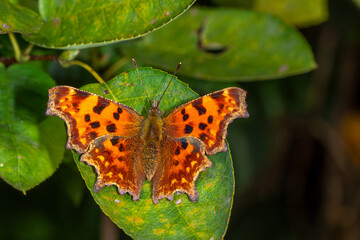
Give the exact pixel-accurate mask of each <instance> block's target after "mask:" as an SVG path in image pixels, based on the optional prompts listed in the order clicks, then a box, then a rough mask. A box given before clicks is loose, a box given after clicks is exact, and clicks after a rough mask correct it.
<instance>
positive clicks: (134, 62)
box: [132, 59, 152, 106]
mask: <svg viewBox="0 0 360 240" xmlns="http://www.w3.org/2000/svg"><path fill="white" fill-rule="evenodd" d="M132 61H133V64H134V66H135V68H136V71H137V73H138V75H139V78H140V81H141V84H142V85H143V87H144V90H145V93H146V96H147V98H148V100H149V103H150V106H151V105H152V104H151V100H150V98H149V94H148V92H147V91H146V87H145V85H144V82H143V80H142V79H141V76H140V72H139V69H138V67H137V65H136V61H135V59H132Z"/></svg>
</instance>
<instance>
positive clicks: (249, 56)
mask: <svg viewBox="0 0 360 240" xmlns="http://www.w3.org/2000/svg"><path fill="white" fill-rule="evenodd" d="M121 46H122V50H123V51H124V52H125V53H127V54H128V55H129V56H132V57H135V58H136V59H137V60H141V61H142V62H144V63H145V64H151V65H153V66H158V67H161V68H163V69H165V70H168V71H173V68H174V66H176V65H177V63H178V62H179V61H182V62H183V65H182V68H181V71H180V72H179V74H183V75H185V76H187V77H193V78H199V79H206V80H211V81H249V80H260V79H274V78H280V77H286V76H289V75H295V74H299V73H303V72H308V71H310V70H312V69H314V68H315V62H314V57H313V54H312V51H311V48H310V46H309V45H308V43H307V42H306V41H305V39H304V38H303V37H302V36H301V34H299V32H297V31H296V30H295V29H293V28H292V27H290V26H288V25H286V24H285V23H283V22H282V21H280V20H279V19H277V18H275V17H273V16H270V15H268V14H263V13H256V12H250V11H244V10H232V9H215V10H212V9H191V10H190V11H189V12H188V13H187V14H185V15H184V16H182V17H181V18H179V19H177V20H176V21H174V22H173V23H171V24H169V25H168V26H166V27H164V28H162V29H160V30H158V31H156V32H154V33H152V34H150V35H148V36H145V37H144V38H142V39H141V40H140V41H133V42H129V43H124V44H122V45H121ZM154 49H156V51H154Z"/></svg>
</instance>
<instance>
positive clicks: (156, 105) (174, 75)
mask: <svg viewBox="0 0 360 240" xmlns="http://www.w3.org/2000/svg"><path fill="white" fill-rule="evenodd" d="M180 66H181V62H179V64H178V66H177V68H176V70H175V72H174V74H173V76H172V77H171V79H170V81H169V83H168V85H167V86H166V88H165V90H164V92H163V94H162V95H161V97H160V99H159V101H158V102H157V105H156V107H159V104H160V101H161V99H162V98H163V97H164V95H165V92H166V90H167V89H168V88H169V86H170V83H171V82H172V80H173V79H174V77H175V75H176V73H177V71H178V70H179V68H180Z"/></svg>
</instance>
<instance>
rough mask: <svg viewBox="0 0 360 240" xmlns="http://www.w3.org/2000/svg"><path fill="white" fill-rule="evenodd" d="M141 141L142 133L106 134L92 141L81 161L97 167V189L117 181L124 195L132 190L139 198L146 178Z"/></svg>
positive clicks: (134, 195)
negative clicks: (140, 147)
mask: <svg viewBox="0 0 360 240" xmlns="http://www.w3.org/2000/svg"><path fill="white" fill-rule="evenodd" d="M141 143H142V141H141V139H139V137H138V136H133V137H131V138H122V137H118V136H104V137H100V138H97V139H96V140H95V141H92V142H91V143H90V146H89V149H88V151H87V152H86V153H84V154H83V155H82V156H81V159H80V161H83V162H86V163H87V164H89V165H92V166H94V167H95V170H96V172H97V174H98V177H97V180H96V183H95V185H94V190H95V192H98V191H100V190H101V189H102V188H103V187H104V186H105V185H106V186H110V185H115V186H117V188H118V191H119V193H120V194H121V195H123V194H124V193H126V192H128V193H129V194H131V195H133V200H134V201H135V200H138V199H139V197H140V192H141V186H142V182H143V181H144V178H145V174H144V170H143V166H142V163H141V158H142V156H141V154H140V153H139V151H138V149H139V145H140V144H141Z"/></svg>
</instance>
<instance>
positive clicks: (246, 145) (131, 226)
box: [0, 0, 360, 239]
mask: <svg viewBox="0 0 360 240" xmlns="http://www.w3.org/2000/svg"><path fill="white" fill-rule="evenodd" d="M329 1H330V0H329ZM194 2H195V1H194V0H182V1H174V0H171V1H153V0H151V1H145V0H137V1H130V0H125V1H100V0H92V1H90V0H80V1H75V0H71V1H60V0H51V1H50V0H39V1H36V0H0V33H1V35H0V153H1V154H0V178H1V179H3V181H0V191H2V193H3V194H4V196H3V195H2V197H1V198H0V206H8V205H9V204H11V203H12V202H13V199H17V200H16V201H14V205H10V207H9V209H6V208H1V207H0V211H1V212H2V216H7V217H6V218H0V225H1V226H5V225H8V226H10V225H13V226H14V227H9V228H0V239H9V238H24V236H25V238H27V239H49V238H50V239H64V238H66V239H71V238H74V239H76V238H79V237H80V236H81V237H83V236H85V237H86V238H87V239H97V238H98V235H99V231H101V232H103V231H105V230H104V229H105V228H106V223H104V222H106V221H104V219H105V217H101V218H102V221H101V226H100V230H99V228H98V227H97V225H98V222H100V221H99V216H98V213H99V212H100V211H99V207H98V206H100V209H101V210H102V212H103V213H105V215H107V216H108V217H109V218H110V219H111V220H112V221H113V222H114V223H115V224H116V225H117V226H118V227H119V228H120V229H123V231H124V232H125V233H126V234H127V235H128V236H130V237H132V238H135V239H163V238H166V239H180V238H181V239H221V238H223V237H224V235H225V233H226V230H227V228H228V227H229V228H230V231H229V233H228V235H227V236H228V237H229V238H234V239H239V236H241V237H242V239H249V236H248V235H250V236H251V239H264V238H268V236H269V235H268V233H271V234H272V235H271V236H273V237H271V238H275V239H279V238H285V239H290V238H291V239H299V238H305V237H304V236H302V235H301V234H300V235H296V233H295V235H294V233H292V232H291V229H292V227H291V226H290V225H291V223H289V221H287V217H286V216H285V214H284V213H282V212H281V211H282V210H283V209H282V207H283V206H282V204H281V203H280V202H279V201H277V200H274V198H275V197H273V196H274V195H276V193H274V192H276V191H272V189H275V188H276V187H274V186H275V185H276V186H283V185H282V184H285V185H286V183H287V182H286V181H285V183H283V181H282V180H283V178H282V177H284V178H285V180H287V179H288V178H290V177H289V176H288V175H284V176H281V174H280V173H283V172H286V171H287V168H286V166H287V165H286V164H290V163H292V164H294V166H295V167H294V166H292V165H291V164H290V166H287V167H289V169H290V170H289V171H290V172H291V169H292V168H291V167H293V168H296V166H297V165H296V164H300V162H305V163H306V160H307V159H311V157H308V158H306V157H304V158H301V160H299V159H297V160H298V161H296V163H293V162H291V160H288V159H286V160H284V161H282V162H277V164H275V163H274V162H273V161H271V160H272V158H275V159H285V158H286V157H285V156H288V155H291V154H290V153H292V150H293V151H294V152H295V153H298V156H303V155H302V154H305V151H301V149H302V148H301V149H300V150H297V149H294V148H295V147H294V146H293V145H291V144H289V143H288V142H290V141H291V142H292V143H297V142H301V141H300V140H299V139H297V138H296V137H294V138H292V136H303V135H305V136H307V135H306V133H307V132H311V133H312V134H313V135H312V136H317V138H318V139H322V138H325V137H326V136H328V134H330V133H331V132H332V131H331V129H330V130H329V129H328V128H326V127H324V126H327V125H326V124H325V123H324V122H327V121H329V122H330V120H329V119H325V120H324V118H323V116H324V115H327V114H328V115H330V114H329V112H331V111H332V104H334V103H332V102H331V101H330V103H328V104H327V105H326V104H323V102H326V99H327V98H325V97H322V95H321V91H322V90H323V89H322V87H323V86H324V85H322V84H321V83H319V82H321V80H316V79H317V78H319V79H321V78H323V79H330V77H329V76H330V70H329V69H332V68H331V67H327V65H326V64H323V65H321V63H322V62H321V59H325V58H326V57H324V58H321V57H323V55H326V56H327V57H329V56H330V57H331V56H335V55H336V54H334V52H331V51H330V50H329V52H328V48H329V49H333V48H334V47H333V45H331V44H334V45H336V44H337V42H336V37H333V35H331V34H332V31H329V30H328V28H326V27H323V26H328V25H326V24H329V23H325V24H324V22H326V21H327V19H328V18H329V12H328V8H329V5H328V1H326V0H316V1H310V0H309V1H302V0H276V1H262V0H224V1H220V0H212V1H209V2H207V3H204V2H205V1H201V2H199V3H194ZM349 2H350V3H349V4H350V7H349V9H351V8H352V6H358V5H359V4H358V2H359V1H357V0H353V1H350V0H349ZM194 4H195V5H194ZM339 9H340V8H339ZM335 10H338V8H336V7H335ZM353 10H354V13H353V14H352V15H351V14H345V13H346V11H344V12H345V13H344V12H341V11H342V10H339V11H340V13H341V14H343V15H341V16H348V18H345V17H344V18H343V17H338V18H339V19H341V21H340V22H341V23H339V24H338V25H339V26H342V25H341V24H344V21H348V23H352V22H356V21H355V20H353V19H352V18H350V16H358V15H356V14H358V12H359V9H353ZM330 13H331V12H330ZM340 13H339V14H340ZM330 19H331V14H330ZM354 19H355V17H354ZM321 23H322V24H323V25H319V24H321ZM315 25H318V26H317V27H316V28H311V29H298V27H307V26H315ZM335 25H336V24H335ZM344 25H346V26H347V28H344V29H343V28H342V27H339V26H337V27H338V28H339V29H340V30H338V31H339V32H340V31H349V32H351V31H354V30H353V29H355V28H353V27H352V25H351V24H344ZM331 26H332V25H331ZM320 27H321V28H324V29H325V30H323V32H325V33H323V32H322V33H321V34H312V31H315V30H314V29H317V28H320ZM309 32H310V33H309ZM322 34H324V36H322ZM326 34H328V35H326ZM356 34H358V35H356ZM314 35H315V37H314ZM349 35H351V36H350V37H349V38H350V39H351V41H353V42H359V40H358V38H359V37H358V36H360V34H359V32H358V31H357V32H355V34H349ZM314 38H316V40H318V39H317V38H319V39H320V40H319V44H318V45H317V44H315V43H314V42H316V40H314ZM338 38H339V36H338ZM324 39H325V40H324ZM125 40H126V41H125ZM323 45H324V46H323ZM332 47H333V48H332ZM314 48H316V49H317V48H319V49H320V50H322V51H323V52H321V51H320V53H322V54H323V55H320V56H317V58H316V59H317V60H318V59H320V60H318V61H320V63H316V62H315V57H314V54H313V50H312V49H314ZM349 52H351V51H349ZM327 54H328V55H327ZM330 54H333V55H330ZM131 58H135V59H136V60H137V62H138V65H139V66H147V67H146V68H144V67H141V68H139V71H140V76H141V77H142V79H143V81H144V85H145V88H146V90H147V91H148V92H149V95H150V98H155V99H157V98H158V97H159V96H160V95H161V94H162V92H163V90H164V88H165V85H166V83H167V82H168V80H169V79H170V78H171V76H172V74H170V73H172V72H173V71H174V70H175V68H176V66H177V64H178V62H180V61H181V62H182V66H181V68H180V70H179V72H178V73H177V77H176V78H175V80H174V82H173V83H172V84H171V85H170V88H169V89H168V90H167V92H166V94H165V97H164V99H163V100H162V102H161V104H160V108H161V109H162V110H165V111H166V113H168V112H169V111H171V110H172V109H173V108H174V107H176V106H178V105H180V104H182V103H184V102H187V101H189V100H191V99H194V98H195V97H197V96H198V94H197V93H199V94H200V95H203V94H207V93H210V92H212V91H215V90H219V89H221V88H224V87H228V86H239V87H242V88H244V89H245V90H246V91H247V92H248V98H247V103H248V106H249V113H250V118H249V119H247V120H244V119H242V120H236V121H234V122H233V123H232V124H230V126H229V131H228V140H229V143H228V144H229V146H228V147H229V149H231V155H230V151H226V152H224V153H218V154H216V155H214V156H211V157H210V159H211V161H212V163H213V166H212V167H211V168H208V169H207V170H206V171H204V172H202V173H201V174H200V175H199V178H198V180H197V181H196V187H197V189H198V192H199V200H198V201H197V202H190V201H189V200H188V197H187V196H186V195H185V194H181V195H177V196H175V198H174V200H173V201H172V202H170V201H168V200H162V201H160V203H159V204H157V205H154V204H153V203H152V202H151V184H150V182H145V183H144V186H143V188H142V192H141V197H140V200H139V201H136V202H134V201H132V200H131V197H130V196H129V195H128V194H126V195H124V196H120V195H119V194H118V193H117V192H116V189H115V187H114V186H111V187H105V188H104V189H102V190H101V191H100V192H98V193H95V192H94V191H93V186H94V181H95V179H96V173H95V172H94V169H93V168H92V167H90V166H87V165H85V164H84V163H81V162H79V156H80V155H79V154H78V153H76V152H71V151H65V141H66V138H67V136H66V130H65V127H64V124H63V121H61V120H60V119H59V118H57V117H46V116H45V108H46V102H47V99H48V93H47V90H48V89H49V88H51V87H53V86H55V85H71V86H75V87H81V89H83V90H86V91H89V92H93V93H96V94H99V95H103V96H104V95H106V96H107V97H108V98H112V97H116V100H118V101H119V102H121V103H124V104H126V105H128V106H131V107H133V108H134V109H136V110H137V111H138V112H139V113H140V114H142V115H144V116H145V115H146V114H147V110H148V109H149V103H148V101H147V99H146V98H145V93H144V91H143V87H142V85H141V84H140V81H139V77H138V75H137V72H136V71H135V70H134V69H133V68H134V67H133V65H132V63H131ZM85 62H86V63H85ZM353 62H356V61H353ZM317 65H319V67H320V69H319V70H320V72H321V71H324V72H325V73H324V72H321V73H323V75H321V74H320V73H319V71H317V72H315V77H312V76H313V75H311V74H309V72H311V71H312V70H314V69H316V68H317ZM149 66H150V67H149ZM151 67H153V68H151ZM155 68H159V69H162V70H164V71H167V72H169V73H165V72H163V71H161V70H157V69H155ZM326 71H328V72H326ZM97 73H98V74H99V75H98V74H97ZM326 73H327V74H328V75H326ZM316 74H318V75H319V76H317V75H316ZM324 75H326V76H327V77H324ZM177 78H178V79H180V80H178V79H177ZM103 79H104V80H105V81H104V80H103ZM275 79H279V80H276V81H270V80H275ZM314 79H315V80H314ZM264 80H266V81H264ZM311 81H315V82H316V84H314V85H312V84H311ZM324 81H325V80H324ZM324 81H323V82H324ZM184 82H185V83H184ZM323 82H322V83H323ZM187 84H188V85H187ZM312 87H313V88H314V89H316V91H314V90H312V89H313V88H312ZM325 87H326V86H325ZM190 88H192V89H194V90H195V91H196V92H197V93H195V92H194V91H192V90H191V89H190ZM319 89H320V90H319ZM109 90H110V91H111V94H106V93H107V91H109ZM329 94H330V93H329ZM108 95H109V96H110V95H111V96H110V97H109V96H108ZM328 98H330V97H329V96H328ZM322 104H323V105H326V107H327V108H326V110H324V109H322V108H321V107H319V106H323V105H322ZM324 108H325V107H324ZM314 112H316V113H317V114H316V117H313V118H312V117H311V118H308V116H309V113H314ZM318 112H320V114H318ZM354 116H357V115H356V114H354ZM313 119H314V120H313ZM347 119H352V121H350V122H351V123H354V124H351V126H358V125H357V124H355V121H354V120H353V119H357V118H355V117H353V116H350V117H348V118H347ZM312 120H313V121H312ZM343 122H344V123H343V124H344V125H346V126H347V125H349V126H350V124H347V123H346V122H349V121H347V120H346V121H343ZM319 123H321V124H319ZM322 123H324V124H322ZM319 126H321V127H319ZM349 126H347V127H342V128H341V129H343V134H344V136H345V137H344V139H346V141H347V142H348V143H349V145H351V149H356V146H358V145H356V144H354V142H355V141H354V140H351V139H356V138H355V137H352V136H357V135H356V134H352V132H354V131H352V129H354V128H356V127H351V126H350V127H349ZM294 129H300V130H298V132H300V133H298V132H297V131H295V130H294ZM328 130H329V131H328ZM296 134H299V135H296ZM301 134H303V135H301ZM289 136H290V137H289ZM299 138H300V139H301V137H299ZM284 139H285V140H284ZM319 141H321V140H319ZM310 142H311V141H310ZM324 142H326V144H330V142H331V141H326V140H324ZM326 144H324V146H326V147H324V148H327V145H326ZM296 146H297V145H296ZM299 146H301V147H303V146H304V145H301V144H299ZM331 146H337V145H336V144H334V145H331ZM299 148H300V147H299ZM329 149H330V147H329ZM296 151H298V152H296ZM309 151H310V150H309ZM354 152H355V153H356V151H352V156H355V157H354V158H356V156H357V154H354ZM295 153H294V155H297V154H295ZM286 154H288V155H286ZM330 155H331V154H330ZM331 156H337V155H336V153H335V154H333V155H331ZM295 157H296V156H294V159H295ZM73 159H74V160H73ZM232 159H233V160H232ZM74 161H75V164H74ZM279 161H280V160H279ZM287 161H289V162H287ZM305 163H304V164H305ZM60 164H61V165H60ZM355 165H356V166H358V164H355ZM59 166H60V167H59ZM301 166H302V167H303V165H301ZM299 169H305V167H303V168H299ZM79 172H80V174H79ZM344 172H345V171H344ZM296 173H297V172H296ZM52 175H53V176H52ZM234 175H235V179H234ZM300 175H301V174H299V176H300ZM350 175H351V174H350ZM50 176H52V177H50ZM79 176H81V177H82V178H83V179H81V178H80V177H79ZM296 176H298V175H296ZM351 176H352V175H351ZM49 177H50V178H49ZM47 179H48V180H47ZM264 179H265V180H264ZM290 180H291V178H290ZM302 180H304V179H302ZM304 181H305V180H304ZM84 182H85V184H84ZM235 182H236V189H235ZM289 182H291V183H292V181H289ZM293 182H294V183H298V182H297V181H295V180H293ZM305 185H306V184H305V183H304V184H303V185H300V187H299V189H301V187H304V186H305ZM8 186H11V187H8ZM294 186H295V187H293V186H285V187H284V188H287V189H295V188H296V186H299V185H296V184H295V185H294ZM306 186H307V185H306ZM86 187H87V189H88V190H87V189H86ZM14 189H16V190H14ZM30 189H33V190H31V191H29V190H30ZM17 190H19V191H21V192H23V193H24V194H25V193H27V195H28V196H27V197H26V198H25V197H24V196H18V195H17V193H15V191H17ZM235 190H236V192H235V196H234V191H235ZM312 190H314V189H312ZM28 191H29V192H28ZM279 191H280V190H279ZM299 191H300V190H299ZM304 191H305V190H304ZM315 192H316V191H315ZM7 193H8V194H7ZM286 193H293V192H291V191H290V190H289V192H286ZM52 196H54V198H52ZM258 196H267V198H266V200H264V201H263V202H261V204H260V205H259V206H255V207H254V206H253V205H252V204H255V205H256V203H252V202H253V200H254V199H255V200H256V199H257V198H256V197H258ZM291 197H293V198H294V199H296V197H294V196H291ZM19 199H20V200H19ZM24 199H25V200H24ZM48 199H51V200H49V201H48ZM89 199H90V200H89ZM93 200H95V202H96V203H97V204H98V205H96V204H93V202H94V201H93ZM45 201H46V204H43V203H45ZM293 201H294V202H295V203H296V201H295V200H293ZM19 202H21V206H22V207H18V206H17V205H16V206H15V203H19ZM50 203H51V204H50ZM292 203H293V202H292ZM27 204H28V206H29V207H27ZM33 204H39V205H38V207H37V213H36V214H35V213H34V211H30V210H29V209H30V208H31V206H32V205H33ZM233 205H234V209H233V210H232V206H233ZM23 206H26V207H23ZM247 208H249V209H257V208H258V209H259V210H257V211H256V210H254V212H255V213H251V214H250V213H248V212H247V211H246V210H247ZM45 209H46V210H45ZM61 209H67V212H68V213H66V216H64V213H62V212H61ZM264 209H265V211H263V210H264ZM269 209H271V210H269ZM279 209H280V210H279ZM17 210H18V212H17ZM231 211H233V213H232V215H233V217H232V221H230V213H231ZM266 211H268V212H266ZM72 212H76V213H79V215H76V214H72ZM22 214H25V216H29V217H25V218H22V216H23V215H22ZM105 215H102V216H105ZM248 215H249V216H248ZM270 215H271V216H272V217H269V216H270ZM20 218H21V219H22V220H21V222H19V223H18V222H17V220H18V219H20ZM234 218H235V220H234ZM274 218H275V220H274V221H273V219H274ZM6 219H10V220H9V222H8V221H7V220H6ZM269 219H271V220H269ZM78 221H81V222H84V226H78ZM14 222H16V224H14ZM265 223H266V224H265ZM268 223H270V224H268ZM276 223H278V224H276ZM229 224H230V225H229ZM275 224H276V226H275ZM280 225H281V227H280ZM304 225H306V226H308V225H309V226H310V225H311V224H304ZM349 225H351V224H350V223H349V224H348V225H347V226H349ZM74 226H77V227H76V228H75V227H74ZM44 229H45V230H44ZM64 229H66V230H64ZM249 229H259V231H258V232H251V231H250V230H249ZM260 230H262V231H260ZM249 231H250V232H249ZM69 232H70V233H71V234H69ZM298 232H303V231H298ZM125 233H122V234H123V236H121V237H122V238H125V239H126V238H129V237H128V236H127V235H125ZM102 234H103V233H102ZM14 236H15V237H14ZM294 236H295V237H294Z"/></svg>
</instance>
